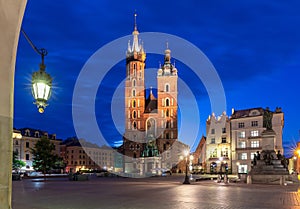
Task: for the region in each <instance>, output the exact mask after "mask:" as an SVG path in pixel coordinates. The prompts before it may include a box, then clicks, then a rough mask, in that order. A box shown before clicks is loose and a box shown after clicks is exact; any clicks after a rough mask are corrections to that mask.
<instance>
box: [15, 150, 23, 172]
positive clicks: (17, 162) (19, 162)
mask: <svg viewBox="0 0 300 209" xmlns="http://www.w3.org/2000/svg"><path fill="white" fill-rule="evenodd" d="M25 165H26V163H25V162H23V161H22V160H18V152H15V151H14V152H13V162H12V169H13V170H19V169H20V168H22V167H23V166H25Z"/></svg>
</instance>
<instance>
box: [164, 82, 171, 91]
mask: <svg viewBox="0 0 300 209" xmlns="http://www.w3.org/2000/svg"><path fill="white" fill-rule="evenodd" d="M169 91H170V85H169V84H166V85H165V92H169Z"/></svg>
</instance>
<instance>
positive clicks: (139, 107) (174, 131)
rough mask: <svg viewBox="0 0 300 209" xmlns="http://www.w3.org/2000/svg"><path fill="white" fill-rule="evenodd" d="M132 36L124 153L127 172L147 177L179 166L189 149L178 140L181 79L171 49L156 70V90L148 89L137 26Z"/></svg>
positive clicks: (129, 45)
mask: <svg viewBox="0 0 300 209" xmlns="http://www.w3.org/2000/svg"><path fill="white" fill-rule="evenodd" d="M132 34H133V41H132V44H130V42H129V43H128V49H127V52H126V81H125V133H124V135H123V145H122V151H123V154H124V161H123V162H124V172H125V173H136V174H140V175H144V174H147V173H151V172H155V171H158V170H160V169H163V168H169V169H170V168H172V167H173V166H176V164H177V162H178V159H179V156H178V155H179V154H180V152H181V151H180V149H181V148H182V147H186V146H182V143H178V140H177V138H178V136H177V135H178V128H177V79H178V76H177V69H176V68H175V66H174V65H173V64H172V63H171V50H170V49H168V48H167V49H166V50H165V57H164V63H163V64H162V65H161V66H160V67H159V69H158V71H157V89H152V87H151V88H150V89H146V87H145V79H146V78H145V60H146V53H145V51H144V48H143V45H142V43H141V41H140V40H139V37H138V35H139V32H138V30H137V25H136V23H135V25H134V31H133V33H132ZM155 95H157V96H155ZM177 145H178V148H175V147H176V146H177ZM174 153H175V154H174Z"/></svg>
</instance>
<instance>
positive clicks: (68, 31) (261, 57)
mask: <svg viewBox="0 0 300 209" xmlns="http://www.w3.org/2000/svg"><path fill="white" fill-rule="evenodd" d="M299 8H300V2H299V1H296V0H292V1H289V2H284V1H276V0H275V1H258V0H252V1H221V0H214V1H209V2H208V1H191V0H186V1H178V2H176V3H175V2H173V1H158V0H152V1H137V0H134V1H121V0H119V1H102V0H89V1H84V0H77V1H71V0H63V1H57V0H54V1H33V0H29V1H28V3H27V7H26V10H25V15H24V19H23V23H22V27H23V29H24V30H25V31H26V33H27V34H28V36H29V37H30V39H31V40H32V41H33V43H34V44H35V45H36V46H37V47H38V48H46V49H47V50H48V55H47V56H46V57H45V64H46V66H47V67H46V71H47V72H48V73H49V74H51V76H52V77H53V78H54V81H53V82H54V89H53V94H52V97H51V99H50V100H49V106H48V107H47V108H46V109H45V112H44V113H43V114H40V113H39V112H38V111H37V108H36V107H35V106H34V105H33V98H32V95H31V89H30V82H31V74H32V72H34V71H37V70H38V69H39V63H40V61H41V58H40V56H39V55H37V54H36V53H35V52H34V51H33V50H32V48H31V47H30V45H29V44H28V43H27V41H26V40H25V38H24V36H23V35H22V34H21V35H20V40H19V46H18V52H17V62H16V76H15V109H14V127H15V128H23V127H30V128H34V129H41V130H45V131H48V132H49V133H56V134H57V137H58V138H61V139H66V138H67V137H71V136H76V133H75V130H74V125H73V119H72V100H73V98H72V97H73V92H74V87H75V83H76V80H77V78H78V76H79V74H80V72H81V70H82V68H83V67H84V65H85V63H86V62H87V61H88V60H89V58H90V57H91V56H92V55H93V54H94V53H95V52H96V51H97V50H99V49H100V48H101V47H103V46H105V45H106V44H108V43H110V42H111V41H114V40H115V39H118V38H121V37H124V36H127V35H131V33H132V31H133V25H134V18H133V14H134V13H135V11H136V13H137V14H138V16H137V26H138V30H139V32H140V33H143V32H158V33H166V34H171V35H175V36H177V37H180V38H182V39H184V40H186V41H188V42H190V43H192V44H193V45H195V46H196V47H197V48H199V49H200V50H201V51H202V52H203V53H204V54H205V55H206V57H207V58H208V60H210V62H211V63H212V64H213V66H214V68H215V70H216V71H217V73H218V76H219V78H220V80H221V82H222V85H223V88H224V92H225V96H226V107H225V108H226V110H225V111H226V112H227V115H229V116H230V115H231V109H232V108H235V109H236V110H239V109H247V108H254V107H263V108H265V107H270V109H271V110H275V108H276V107H281V108H282V111H283V112H284V117H285V126H284V131H283V143H284V147H285V152H287V151H288V147H290V146H293V144H295V142H296V141H298V140H299V129H300V127H299V116H300V115H299V101H300V97H299V87H298V86H299V79H300V72H299V71H300V14H299ZM130 39H131V37H129V38H128V40H130ZM141 39H143V38H142V35H141ZM158 41H159V42H162V43H165V42H167V41H170V40H158ZM148 44H149V45H148ZM151 44H152V43H151ZM172 44H173V49H174V48H175V44H174V43H172V41H170V43H169V48H170V49H171V51H172ZM147 45H148V46H147ZM147 47H148V49H149V48H150V43H147V42H144V48H145V50H146V53H147ZM165 47H166V46H165V44H162V46H161V49H162V51H161V53H163V50H164V49H165ZM115 50H116V51H118V52H121V53H124V60H122V61H120V62H118V63H117V64H116V65H114V67H113V68H111V70H110V71H109V73H108V74H106V75H105V78H104V79H103V80H102V82H101V83H97V84H95V85H96V86H97V87H98V86H99V89H98V92H97V96H96V101H95V110H96V117H97V122H98V124H99V128H100V130H101V132H102V134H103V136H104V137H105V139H107V141H108V143H109V144H111V145H116V144H117V143H119V142H120V141H121V140H122V136H121V135H122V134H123V132H122V131H120V133H119V132H118V131H117V128H118V129H119V130H121V129H122V125H124V124H123V123H122V122H121V125H117V126H118V127H117V128H116V127H115V125H114V122H113V119H112V116H111V100H112V97H113V94H114V92H115V89H116V88H117V87H118V86H119V85H120V83H121V81H122V80H123V79H124V78H125V58H126V54H125V51H126V50H127V44H126V43H125V44H124V46H120V47H119V48H115ZM172 53H174V54H176V51H172ZM177 53H178V52H177ZM184 53H185V54H188V53H189V51H184ZM171 55H172V54H171ZM191 56H193V55H191ZM112 59H113V58H112ZM109 61H110V60H105V61H103V62H109ZM159 62H163V56H162V55H157V54H147V60H146V67H147V69H146V75H148V74H149V75H152V76H153V78H152V80H155V75H156V70H157V68H158V66H159ZM172 62H176V67H177V69H178V75H179V78H180V79H182V81H184V82H185V84H187V85H188V87H189V89H190V90H191V92H192V93H193V94H194V95H195V98H196V102H197V106H198V111H199V114H200V127H199V130H197V131H198V133H196V136H197V137H193V136H192V135H191V136H190V135H189V133H188V131H186V132H183V133H182V135H181V138H180V140H181V141H183V142H187V141H188V142H187V143H188V144H189V145H190V146H193V144H194V143H197V141H198V140H199V138H200V137H201V136H202V135H206V133H205V132H206V131H205V121H206V119H207V117H208V115H209V114H211V112H212V109H211V104H210V99H209V96H208V92H207V88H206V87H205V85H204V84H203V81H201V80H200V79H199V78H197V76H195V74H194V72H193V70H195V69H190V68H189V67H188V66H186V65H185V63H184V62H183V61H181V60H175V59H173V61H172ZM101 70H102V69H101V66H99V73H100V74H101V73H103V72H101ZM147 70H148V71H147ZM203 70H205V69H203ZM146 79H147V78H146ZM91 85H92V84H91ZM152 85H153V84H152V83H151V82H148V83H146V87H147V88H150V86H152ZM153 87H154V88H155V86H153ZM118 88H119V87H118ZM178 91H179V96H178V100H183V101H186V100H187V98H186V93H185V92H181V90H180V89H179V90H178ZM83 96H84V95H83ZM185 99H186V100H185ZM122 101H123V100H122ZM188 104H189V103H188V102H186V105H188ZM185 107H186V106H183V107H182V108H181V107H179V108H180V110H181V116H182V117H185V118H184V120H182V121H188V122H187V123H190V124H191V125H192V124H193V123H194V117H195V114H197V113H196V112H195V110H194V109H193V108H185ZM119 111H120V118H121V121H122V120H123V118H122V117H123V109H122V108H120V109H119ZM222 111H223V110H222ZM222 111H219V112H216V115H220V114H221V113H222ZM123 128H124V127H123ZM88 140H89V139H88ZM191 141H192V142H193V143H190V142H191Z"/></svg>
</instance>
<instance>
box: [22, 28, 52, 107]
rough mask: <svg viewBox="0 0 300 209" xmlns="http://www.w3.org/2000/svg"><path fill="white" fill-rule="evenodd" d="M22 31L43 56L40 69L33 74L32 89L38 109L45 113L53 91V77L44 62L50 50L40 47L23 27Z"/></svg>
mask: <svg viewBox="0 0 300 209" xmlns="http://www.w3.org/2000/svg"><path fill="white" fill-rule="evenodd" d="M21 31H22V33H23V35H24V36H25V38H26V40H27V41H28V43H29V44H30V45H31V47H32V48H33V49H34V51H35V52H36V53H38V54H39V55H41V58H42V62H41V64H40V69H39V71H37V72H34V73H33V74H32V81H31V91H32V95H33V97H34V99H35V101H34V104H36V106H37V108H38V111H39V112H40V113H43V112H44V111H45V108H46V107H47V106H48V104H47V101H48V100H49V98H50V96H51V91H52V77H51V76H50V75H49V74H48V73H46V71H45V69H46V65H45V63H44V57H45V56H46V55H47V54H48V52H47V50H46V49H43V48H42V49H38V48H37V47H36V46H35V45H34V44H33V43H32V41H31V40H30V39H29V37H28V36H27V34H26V33H25V31H24V30H23V29H21Z"/></svg>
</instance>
